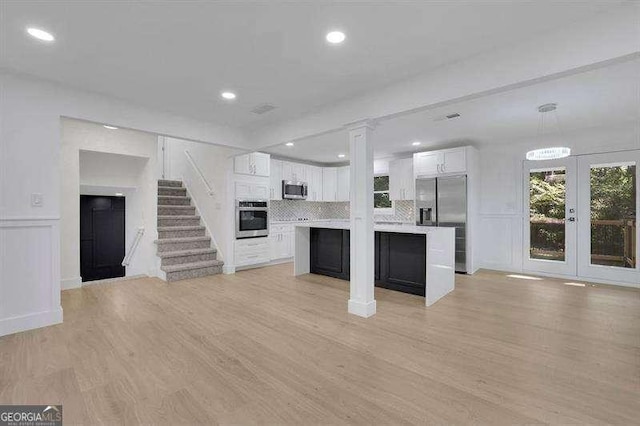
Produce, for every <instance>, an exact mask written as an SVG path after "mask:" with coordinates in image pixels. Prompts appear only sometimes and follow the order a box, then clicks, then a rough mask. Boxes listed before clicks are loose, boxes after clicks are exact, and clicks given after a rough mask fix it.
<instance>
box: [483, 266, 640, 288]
mask: <svg viewBox="0 0 640 426" xmlns="http://www.w3.org/2000/svg"><path fill="white" fill-rule="evenodd" d="M480 269H482V270H485V271H493V272H505V273H509V274H525V275H533V276H539V277H545V278H555V279H559V280H567V281H581V282H587V283H592V284H603V285H612V286H617V287H631V288H640V284H633V283H627V282H624V281H613V280H603V279H600V278H591V277H583V276H579V275H561V274H550V273H547V272H538V271H529V270H527V269H521V268H500V267H496V266H493V267H488V266H486V267H481V268H480Z"/></svg>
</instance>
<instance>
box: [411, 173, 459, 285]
mask: <svg viewBox="0 0 640 426" xmlns="http://www.w3.org/2000/svg"><path fill="white" fill-rule="evenodd" d="M415 212H416V224H417V225H419V226H446V227H452V228H456V272H463V273H466V272H467V238H466V237H467V235H466V234H467V232H466V231H467V177H466V176H448V177H440V178H425V179H416V209H415Z"/></svg>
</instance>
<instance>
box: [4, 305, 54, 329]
mask: <svg viewBox="0 0 640 426" xmlns="http://www.w3.org/2000/svg"><path fill="white" fill-rule="evenodd" d="M61 322H62V307H60V308H58V309H56V310H53V311H44V312H36V313H33V314H28V315H22V316H18V317H12V318H4V319H2V320H0V336H6V335H8V334H14V333H19V332H21V331H26V330H31V329H34V328H40V327H46V326H49V325H54V324H60V323H61Z"/></svg>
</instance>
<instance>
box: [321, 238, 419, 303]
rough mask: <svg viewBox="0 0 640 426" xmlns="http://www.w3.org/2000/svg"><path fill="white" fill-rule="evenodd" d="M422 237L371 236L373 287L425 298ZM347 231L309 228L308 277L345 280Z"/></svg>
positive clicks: (348, 255) (347, 257) (348, 263)
mask: <svg viewBox="0 0 640 426" xmlns="http://www.w3.org/2000/svg"><path fill="white" fill-rule="evenodd" d="M425 238H426V235H422V234H404V233H394V232H376V233H375V251H374V256H375V285H376V287H383V288H388V289H390V290H396V291H401V292H403V293H410V294H417V295H419V296H424V295H425V280H426V276H425V271H426V267H427V258H426V240H425ZM349 250H350V248H349V231H348V230H342V229H326V228H311V258H310V271H311V273H312V274H319V275H327V276H329V277H334V278H339V279H342V280H349V278H350V274H349V268H350V253H349Z"/></svg>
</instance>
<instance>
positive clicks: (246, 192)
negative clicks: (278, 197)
mask: <svg viewBox="0 0 640 426" xmlns="http://www.w3.org/2000/svg"><path fill="white" fill-rule="evenodd" d="M236 199H243V200H268V199H269V186H268V185H266V184H260V183H252V182H236Z"/></svg>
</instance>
